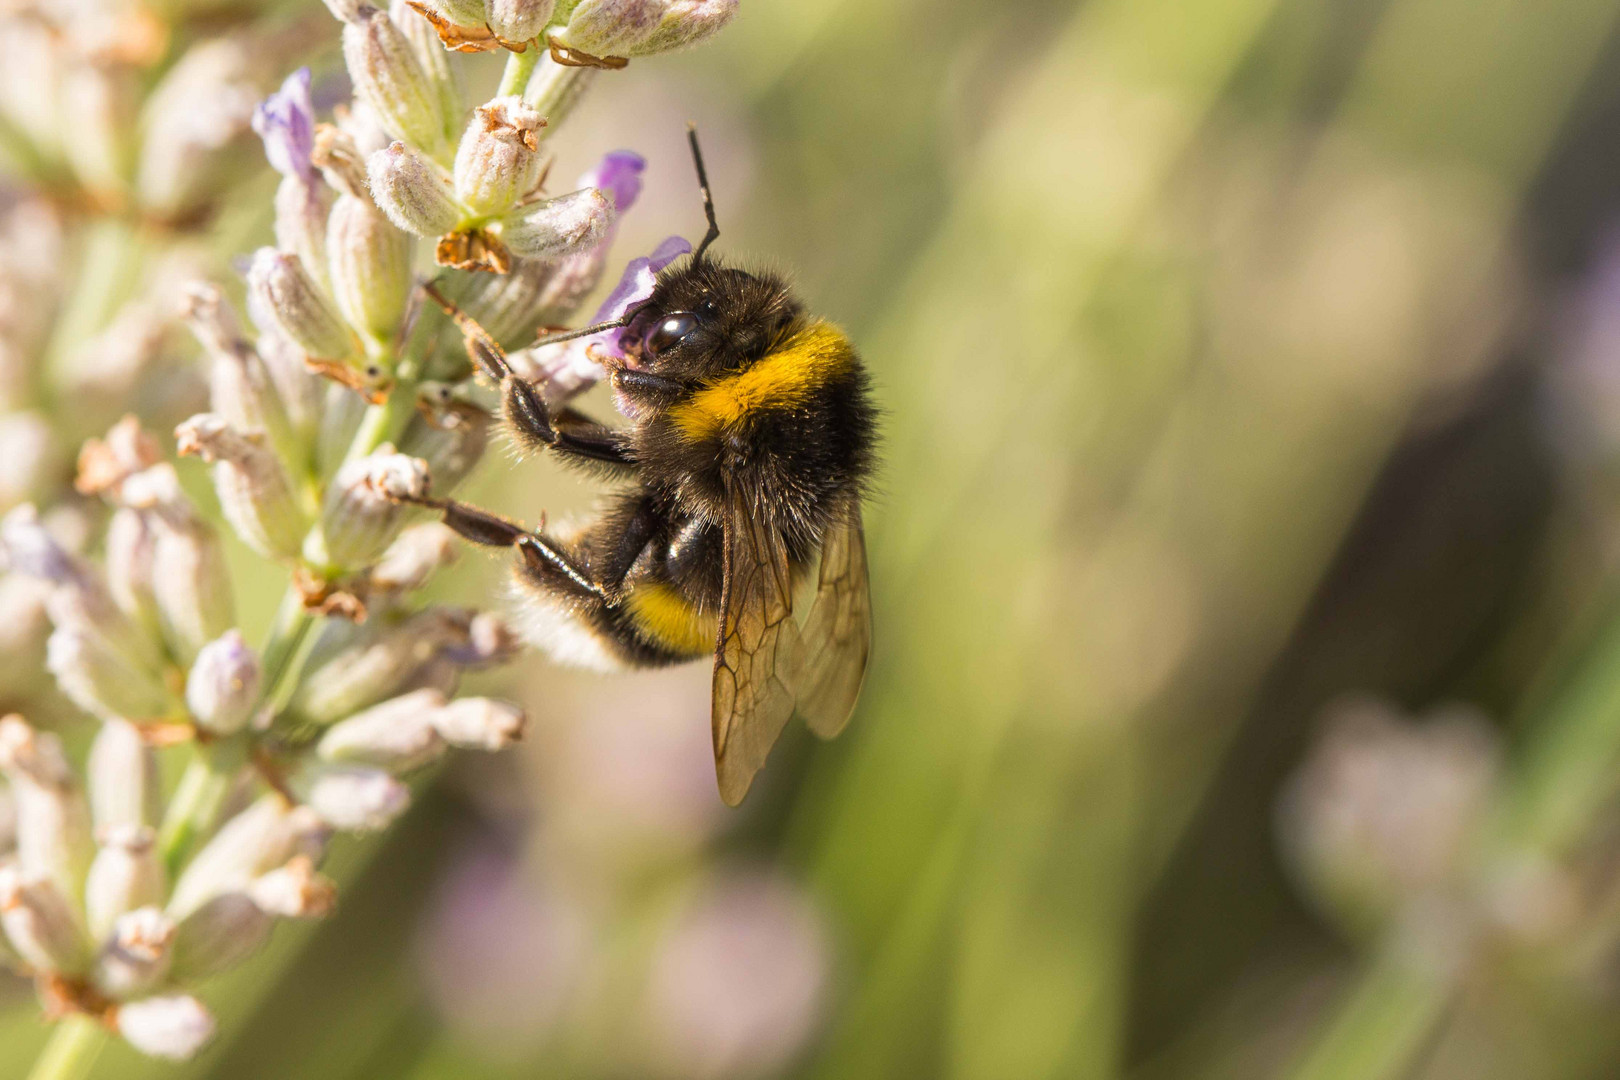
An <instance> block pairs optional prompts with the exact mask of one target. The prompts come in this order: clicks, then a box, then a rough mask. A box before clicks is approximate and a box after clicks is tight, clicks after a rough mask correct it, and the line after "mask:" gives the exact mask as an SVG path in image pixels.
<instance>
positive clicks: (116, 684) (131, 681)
mask: <svg viewBox="0 0 1620 1080" xmlns="http://www.w3.org/2000/svg"><path fill="white" fill-rule="evenodd" d="M45 667H46V669H47V670H48V671H49V672H50V673H51V674H52V675H53V676H55V677H56V683H57V685H58V686H59V687H60V688H61V690H62V692H63V693H64V694H66V695H67V696H68V697H69V698H71V699H72V700H73V702H74V703H75V704H77V705H78V706H79V707H80V708H82V709H84V710H85V711H86V712H89V713H92V714H94V715H96V716H99V717H102V718H103V719H112V718H115V717H120V716H123V717H130V718H132V719H136V720H153V719H158V718H160V717H163V716H167V715H168V713H169V712H170V710H171V708H172V706H173V700H172V699H171V698H170V696H169V693H168V691H167V689H165V688H164V686H163V683H162V682H161V681H160V680H159V679H158V677H157V676H156V675H155V674H154V673H153V672H152V671H151V670H150V669H147V668H142V667H137V666H135V665H134V664H131V663H130V662H129V659H128V658H127V657H126V656H124V654H122V653H120V652H116V651H114V650H112V649H109V648H108V647H107V642H106V640H105V639H104V638H102V637H99V636H98V635H97V634H95V633H94V632H93V631H91V630H88V629H85V628H84V627H81V626H78V625H75V624H65V625H62V626H58V627H57V628H56V629H55V630H54V631H52V633H51V636H50V637H49V638H47V639H46V642H45Z"/></svg>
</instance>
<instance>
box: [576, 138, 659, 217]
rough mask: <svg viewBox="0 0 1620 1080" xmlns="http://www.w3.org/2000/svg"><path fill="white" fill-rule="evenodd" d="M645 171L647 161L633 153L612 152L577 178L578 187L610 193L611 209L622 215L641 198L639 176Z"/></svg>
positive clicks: (623, 151)
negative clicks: (599, 189) (598, 189)
mask: <svg viewBox="0 0 1620 1080" xmlns="http://www.w3.org/2000/svg"><path fill="white" fill-rule="evenodd" d="M646 169H647V159H646V158H644V157H642V156H641V155H640V154H638V153H636V152H635V151H633V150H614V151H613V152H612V153H609V154H605V155H604V156H603V157H602V160H601V161H600V162H598V163H597V165H596V168H594V169H592V170H590V171H589V172H587V173H586V174H585V175H584V176H581V177H580V178H579V186H580V187H582V188H592V187H593V188H601V189H602V190H603V191H608V192H611V193H612V194H613V208H614V209H615V210H617V211H618V212H619V213H621V214H622V213H624V212H625V211H626V210H628V209H630V208H631V207H632V206H634V205H635V203H636V199H637V198H639V197H640V196H641V174H642V173H643V172H645V171H646Z"/></svg>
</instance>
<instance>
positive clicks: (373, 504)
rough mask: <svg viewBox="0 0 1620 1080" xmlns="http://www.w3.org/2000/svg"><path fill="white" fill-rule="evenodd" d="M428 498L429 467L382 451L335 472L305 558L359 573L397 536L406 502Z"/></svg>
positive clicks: (402, 523) (391, 448)
mask: <svg viewBox="0 0 1620 1080" xmlns="http://www.w3.org/2000/svg"><path fill="white" fill-rule="evenodd" d="M427 492H428V470H427V465H426V464H425V463H424V462H422V461H420V460H419V459H417V458H412V457H407V456H405V455H404V454H397V453H395V452H394V449H393V447H391V446H386V445H385V446H382V447H379V448H378V449H377V450H376V451H374V452H373V453H371V454H368V455H367V456H366V457H363V458H358V459H356V460H354V461H351V462H349V463H348V464H346V465H344V466H343V467H342V468H340V469H339V470H338V471H337V475H336V476H334V477H333V478H332V484H331V486H330V487H329V488H328V490H327V496H326V504H325V506H323V507H322V508H321V529H320V533H319V534H318V535H312V536H311V537H310V539H311V541H312V544H311V545H307V546H306V550H305V557H306V558H308V559H309V561H310V562H312V563H314V564H316V565H319V566H325V567H331V568H334V569H355V568H358V567H362V566H367V565H369V564H370V563H372V562H374V561H375V560H376V559H377V558H378V557H379V556H381V555H382V553H383V552H384V551H386V550H387V549H388V545H389V544H390V543H392V542H393V539H394V537H395V536H397V535H398V534H399V530H400V528H401V527H402V526H403V525H404V523H405V517H406V514H407V513H408V512H409V508H408V507H407V506H405V505H403V504H401V503H400V502H399V500H400V499H404V498H423V497H425V496H426V495H427Z"/></svg>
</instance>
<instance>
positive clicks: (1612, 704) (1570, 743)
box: [1496, 612, 1620, 859]
mask: <svg viewBox="0 0 1620 1080" xmlns="http://www.w3.org/2000/svg"><path fill="white" fill-rule="evenodd" d="M1531 730H1533V731H1534V732H1535V735H1534V736H1533V738H1532V740H1531V742H1530V745H1528V746H1527V747H1526V748H1525V754H1524V758H1523V764H1522V765H1521V766H1520V767H1519V769H1518V773H1517V776H1516V778H1515V780H1514V783H1513V786H1512V787H1511V789H1510V790H1509V793H1508V798H1507V800H1506V808H1505V810H1504V812H1503V815H1502V819H1501V821H1500V822H1499V823H1498V827H1497V830H1496V834H1497V837H1498V840H1499V843H1500V844H1501V845H1502V847H1503V848H1505V849H1507V850H1509V851H1515V850H1517V851H1532V852H1536V853H1538V854H1540V855H1543V856H1546V857H1548V858H1554V859H1556V858H1558V857H1559V856H1561V855H1563V854H1565V853H1567V852H1568V851H1569V850H1570V849H1571V848H1572V847H1574V846H1576V845H1577V844H1579V843H1580V842H1581V840H1582V839H1583V838H1584V837H1585V836H1586V833H1587V831H1588V830H1589V829H1590V828H1591V826H1592V824H1593V822H1594V821H1595V820H1597V814H1598V811H1599V810H1601V809H1602V807H1603V806H1604V805H1605V804H1607V803H1608V802H1609V801H1610V800H1611V799H1613V797H1614V795H1615V791H1616V789H1617V788H1620V612H1616V613H1612V614H1610V615H1609V621H1608V623H1607V624H1606V625H1605V626H1604V627H1603V628H1602V629H1601V630H1600V632H1599V633H1598V634H1597V635H1595V636H1594V638H1593V639H1592V643H1591V644H1590V645H1589V646H1588V647H1587V649H1586V651H1585V654H1584V655H1583V656H1582V657H1581V658H1580V659H1579V661H1578V662H1577V664H1576V668H1575V671H1574V674H1573V675H1572V676H1571V677H1570V678H1569V680H1568V681H1567V682H1566V683H1565V684H1564V685H1563V687H1562V688H1561V690H1560V691H1559V692H1558V693H1557V694H1556V696H1554V697H1553V698H1552V699H1551V701H1549V702H1548V703H1547V706H1546V707H1545V708H1544V709H1542V710H1541V715H1540V717H1539V718H1538V720H1537V721H1536V722H1535V723H1534V725H1533V727H1532V728H1531Z"/></svg>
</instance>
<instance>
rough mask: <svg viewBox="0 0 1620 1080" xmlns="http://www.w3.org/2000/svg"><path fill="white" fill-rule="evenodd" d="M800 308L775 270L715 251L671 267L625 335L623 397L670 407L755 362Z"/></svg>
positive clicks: (632, 404)
mask: <svg viewBox="0 0 1620 1080" xmlns="http://www.w3.org/2000/svg"><path fill="white" fill-rule="evenodd" d="M802 316H803V313H802V311H801V309H800V307H799V305H798V303H797V302H796V301H795V300H794V299H793V296H792V294H791V293H790V292H789V291H788V288H787V285H786V284H785V283H784V282H783V281H782V280H781V279H779V278H777V277H776V276H775V275H773V274H754V273H749V272H748V271H746V270H739V269H736V268H735V267H730V266H722V265H720V264H719V263H718V262H716V261H715V260H714V259H712V258H706V259H703V260H696V259H694V260H692V261H691V262H689V263H687V264H686V265H684V266H680V267H676V268H672V269H670V270H666V271H665V272H664V274H663V275H662V276H661V277H660V279H659V282H658V285H657V287H656V288H655V289H654V291H653V295H652V296H651V298H649V299H648V301H647V302H646V303H645V304H644V305H643V306H642V307H641V308H640V310H638V311H637V312H636V313H635V314H634V315H633V316H632V318H631V319H630V322H629V324H628V325H627V326H626V327H625V331H624V333H623V335H622V336H621V338H620V345H621V347H622V348H623V350H624V353H625V359H624V361H623V363H622V365H620V366H619V367H618V369H617V370H616V371H614V372H613V375H614V387H615V389H616V390H618V392H619V394H620V396H621V404H623V405H626V406H628V407H629V408H628V410H627V411H629V412H630V413H631V415H646V414H647V413H649V412H657V411H661V410H662V409H665V408H669V407H671V406H673V405H675V404H677V403H679V402H680V401H681V400H683V399H685V398H687V397H689V396H690V395H692V394H694V393H696V392H698V391H699V390H701V389H702V388H703V387H705V386H708V385H712V384H713V383H715V382H716V381H718V380H720V379H723V378H725V377H726V376H728V375H734V374H736V373H737V372H740V371H743V370H745V369H747V368H749V367H751V366H752V365H753V364H755V363H756V362H758V361H759V360H760V359H762V358H763V357H765V356H766V355H767V354H769V353H770V351H771V350H772V348H774V347H775V346H776V345H777V344H778V343H780V342H781V341H782V340H783V339H784V338H785V337H786V336H787V335H788V334H789V333H790V332H791V330H792V328H793V327H794V326H795V325H796V324H797V323H798V322H799V321H800V320H801V319H802Z"/></svg>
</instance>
